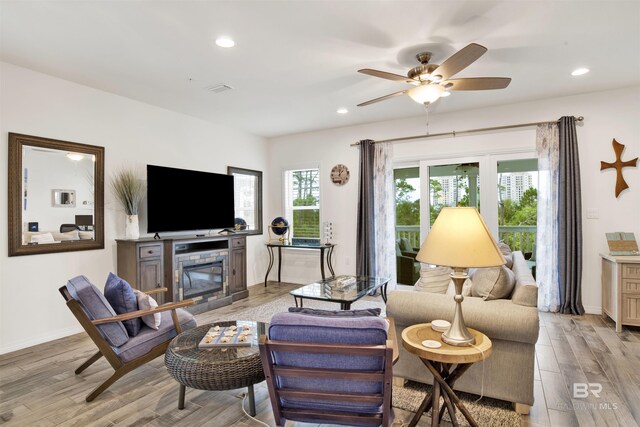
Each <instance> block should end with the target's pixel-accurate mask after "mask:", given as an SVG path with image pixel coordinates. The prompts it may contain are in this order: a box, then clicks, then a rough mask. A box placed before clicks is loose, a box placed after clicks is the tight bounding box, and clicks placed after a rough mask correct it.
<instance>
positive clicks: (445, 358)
mask: <svg viewBox="0 0 640 427" xmlns="http://www.w3.org/2000/svg"><path fill="white" fill-rule="evenodd" d="M468 329H469V332H471V334H472V335H473V336H474V337H475V339H476V342H475V347H470V346H465V347H457V346H453V345H449V344H447V343H445V342H443V341H442V339H441V336H442V332H437V331H434V330H433V329H431V323H421V324H418V325H413V326H410V327H408V328H406V329H405V330H403V331H402V346H403V347H404V348H405V350H407V351H408V352H409V353H413V354H415V355H416V356H418V357H419V358H420V360H421V361H422V363H424V365H425V366H426V367H427V369H429V372H431V374H432V375H433V378H434V381H433V390H432V392H431V393H430V394H428V395H427V396H426V397H425V398H424V400H423V401H422V403H421V404H420V407H419V408H418V410H417V411H416V414H415V415H414V417H413V419H412V420H411V423H410V424H409V427H414V426H415V425H416V424H417V423H418V421H419V420H420V418H421V417H422V414H423V413H424V412H425V411H427V410H428V408H429V407H431V426H432V427H435V426H438V425H439V424H440V419H441V418H442V415H443V414H444V411H445V409H446V410H447V411H449V416H450V418H451V421H452V423H453V425H454V426H457V425H458V422H457V421H456V414H455V412H456V407H457V408H458V409H459V410H460V412H462V414H463V415H464V417H465V418H466V419H467V421H468V422H469V424H470V425H471V426H473V427H476V426H477V425H478V423H476V421H475V420H474V419H473V417H472V416H471V414H470V413H469V410H468V409H467V408H466V407H465V406H464V404H463V403H462V401H461V400H460V398H458V396H457V395H456V394H455V392H454V391H453V385H454V383H455V382H456V381H457V380H458V378H460V377H461V376H462V374H464V373H465V372H466V371H467V369H469V368H470V367H471V365H473V364H474V363H475V362H479V361H481V360H484V359H486V358H488V357H489V356H490V355H491V340H490V339H489V338H488V337H487V336H486V335H485V334H483V333H482V332H478V331H476V330H475V329H471V328H468ZM425 340H433V341H437V342H439V343H440V344H442V347H440V348H427V347H425V346H423V345H422V342H423V341H425ZM454 365H455V367H454ZM440 397H442V399H443V400H444V404H443V405H442V408H440Z"/></svg>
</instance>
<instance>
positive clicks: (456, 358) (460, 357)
mask: <svg viewBox="0 0 640 427" xmlns="http://www.w3.org/2000/svg"><path fill="white" fill-rule="evenodd" d="M467 329H469V332H471V334H472V335H473V336H474V337H475V339H476V342H475V343H474V347H472V346H464V347H458V346H454V345H449V344H447V343H445V342H444V341H442V338H441V336H442V332H438V331H434V330H433V329H431V323H420V324H418V325H413V326H409V327H408V328H405V329H404V330H403V331H402V346H403V347H404V348H405V350H407V351H408V352H409V353H413V354H415V355H417V356H418V357H420V358H421V359H427V360H431V361H434V362H441V363H475V362H479V361H481V360H483V359H487V358H488V357H489V356H490V355H491V347H492V345H491V340H490V339H489V337H487V336H486V335H485V334H483V333H482V332H478V331H476V330H475V329H471V328H467ZM425 340H433V341H437V342H439V343H440V344H442V347H440V348H427V347H425V346H423V345H422V342H423V341H425Z"/></svg>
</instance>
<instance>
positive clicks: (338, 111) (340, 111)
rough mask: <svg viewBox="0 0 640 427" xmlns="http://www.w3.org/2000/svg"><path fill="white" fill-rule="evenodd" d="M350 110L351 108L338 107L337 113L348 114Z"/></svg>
mask: <svg viewBox="0 0 640 427" xmlns="http://www.w3.org/2000/svg"><path fill="white" fill-rule="evenodd" d="M348 112H349V110H347V109H346V108H338V109H337V110H336V113H338V114H347V113H348Z"/></svg>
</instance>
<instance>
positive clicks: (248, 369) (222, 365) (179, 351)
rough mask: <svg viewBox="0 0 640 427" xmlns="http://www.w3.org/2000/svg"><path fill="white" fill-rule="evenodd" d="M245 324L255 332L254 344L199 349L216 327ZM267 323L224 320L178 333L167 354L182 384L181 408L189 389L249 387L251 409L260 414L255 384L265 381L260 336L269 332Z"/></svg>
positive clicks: (169, 366)
mask: <svg viewBox="0 0 640 427" xmlns="http://www.w3.org/2000/svg"><path fill="white" fill-rule="evenodd" d="M216 325H218V326H220V327H223V326H231V325H236V326H238V327H242V326H244V325H248V326H249V327H251V329H252V331H254V335H253V337H252V338H253V339H252V342H251V346H250V347H248V346H247V347H215V348H202V349H200V348H198V343H199V342H200V340H202V338H203V337H204V335H205V334H206V333H207V331H209V328H211V327H213V326H216ZM267 327H268V324H267V323H262V322H249V321H240V320H233V321H224V322H215V323H212V324H209V325H203V326H198V327H196V328H193V329H190V330H188V331H185V332H183V333H181V334H179V335H178V336H176V337H175V338H174V339H173V340H172V341H171V343H170V344H169V347H168V348H167V352H166V353H165V356H164V364H165V366H166V367H167V370H168V371H169V374H171V376H172V377H173V378H175V380H176V381H178V383H180V396H179V398H178V409H183V408H184V394H185V388H186V387H191V388H195V389H199V390H232V389H235V388H241V387H247V388H248V394H249V412H250V413H251V415H252V416H253V415H255V414H256V404H255V398H254V394H253V385H254V384H257V383H259V382H262V381H264V372H263V371H262V362H261V361H260V350H259V348H258V338H259V337H260V335H266V333H267Z"/></svg>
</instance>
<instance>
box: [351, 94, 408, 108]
mask: <svg viewBox="0 0 640 427" xmlns="http://www.w3.org/2000/svg"><path fill="white" fill-rule="evenodd" d="M405 93H407V91H406V90H401V91H400V92H394V93H390V94H389V95H385V96H381V97H380V98H376V99H371V100H369V101H366V102H363V103H361V104H358V107H364V106H365V105H371V104H375V103H376V102H380V101H384V100H385V99H390V98H395V97H396V96H400V95H404V94H405Z"/></svg>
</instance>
